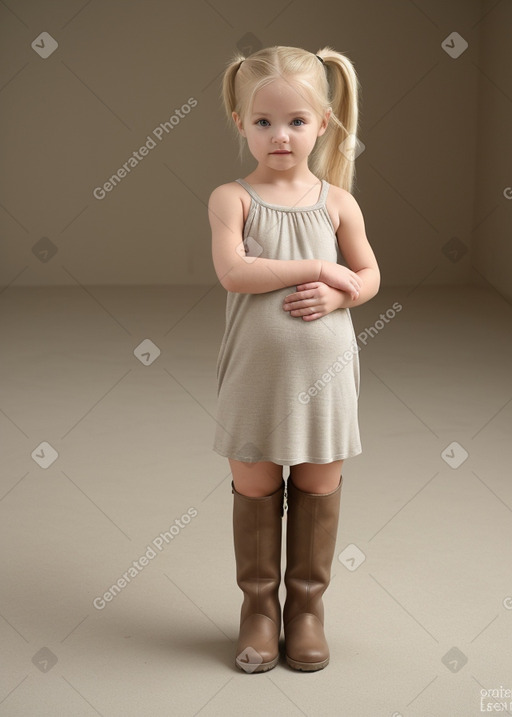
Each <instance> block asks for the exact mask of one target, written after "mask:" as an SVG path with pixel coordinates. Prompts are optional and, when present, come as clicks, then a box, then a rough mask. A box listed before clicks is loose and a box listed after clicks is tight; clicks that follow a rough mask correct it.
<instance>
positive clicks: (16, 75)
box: [0, 0, 512, 300]
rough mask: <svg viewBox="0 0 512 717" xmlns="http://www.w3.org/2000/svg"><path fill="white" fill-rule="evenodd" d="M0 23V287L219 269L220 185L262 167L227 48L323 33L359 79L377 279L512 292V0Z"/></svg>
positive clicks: (315, 45) (32, 0)
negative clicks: (236, 113)
mask: <svg viewBox="0 0 512 717" xmlns="http://www.w3.org/2000/svg"><path fill="white" fill-rule="evenodd" d="M0 22H1V27H2V35H1V41H2V43H1V44H2V49H3V62H2V70H1V73H2V74H1V85H2V87H1V102H2V109H3V111H2V126H1V137H2V145H3V173H2V175H3V176H2V186H1V205H2V211H1V212H0V220H1V223H2V225H1V232H2V240H1V243H2V250H1V254H2V257H1V263H0V283H1V284H2V285H3V286H45V285H46V286H48V285H55V286H57V285H77V284H83V285H105V284H112V285H126V284H141V285H148V284H151V285H155V284H213V283H215V281H216V277H215V274H214V271H213V268H212V263H211V255H210V235H209V225H208V218H207V211H206V204H207V201H208V196H209V194H210V192H211V191H212V189H213V188H214V187H215V186H217V185H218V184H222V183H224V182H227V181H231V180H233V179H235V178H237V177H239V176H244V175H245V174H247V173H248V172H249V171H250V170H251V168H252V166H253V165H252V161H251V160H247V161H246V162H245V163H244V164H243V165H240V164H239V162H238V160H237V147H236V144H235V142H234V140H233V138H232V135H231V133H230V132H229V131H228V128H227V124H226V120H225V118H224V115H223V110H222V106H221V102H220V78H221V75H222V72H223V68H224V66H225V63H226V62H227V60H228V59H229V58H230V56H231V53H232V52H233V50H234V49H235V48H237V47H238V48H240V49H242V50H243V51H245V52H246V53H249V52H251V51H254V50H256V49H258V48H259V47H261V46H267V45H274V44H282V45H297V46H302V47H304V48H306V49H308V50H311V51H313V52H314V51H316V50H318V49H319V48H320V47H322V46H323V45H331V46H333V47H334V48H336V49H338V50H340V51H342V52H345V53H347V55H348V56H349V57H350V58H351V59H352V60H353V62H354V63H355V66H356V70H357V72H358V74H359V77H360V81H361V84H362V98H361V130H360V140H361V141H362V142H363V143H364V145H365V147H366V149H365V151H364V152H363V153H362V154H361V155H360V156H359V158H358V159H357V163H356V165H357V170H356V171H357V184H356V188H355V192H354V194H355V196H356V198H357V199H358V201H359V203H360V205H361V207H362V209H363V212H364V215H365V218H366V224H367V233H368V237H369V239H370V242H371V243H372V246H373V247H374V250H375V252H376V254H377V257H378V260H379V264H380V266H381V270H382V280H383V285H387V286H389V285H409V286H417V285H419V284H420V283H423V284H461V283H466V284H483V285H491V286H493V287H494V288H495V289H496V290H497V291H498V292H499V293H500V294H501V295H502V296H503V297H504V298H507V300H510V299H512V281H511V279H510V276H511V274H512V248H511V242H510V236H511V227H512V188H511V187H512V171H511V166H512V163H511V154H512V153H511V142H510V127H511V126H512V125H511V120H512V107H511V98H512V81H511V79H512V78H511V74H512V57H511V55H512V44H511V43H510V32H511V28H512V3H511V2H509V0H501V1H498V2H496V0H489V2H479V1H478V0H451V1H450V2H449V3H447V2H442V1H441V0H416V1H415V2H413V1H412V0H411V1H410V2H406V1H405V0H392V1H381V0H366V1H364V2H362V1H361V0H350V1H344V2H343V1H342V2H335V3H333V2H331V1H324V2H322V1H321V0H319V1H317V2H314V3H311V2H309V1H305V0H292V2H287V0H282V1H281V2H276V0H260V1H259V2H258V3H241V2H239V1H238V0H237V1H235V0H212V2H209V1H208V2H206V1H204V2H201V1H199V0H193V1H191V2H164V1H163V0H150V1H147V2H146V1H145V2H143V1H142V0H130V1H123V2H113V1H112V0H108V1H104V2H99V1H98V0H92V1H89V2H84V1H83V0H76V1H68V2H64V0H53V1H52V2H50V1H45V2H36V0H27V1H23V0H18V1H16V0H11V1H10V2H7V3H2V4H1V5H0ZM454 32H455V33H458V35H457V36H453V35H452V33H454ZM41 33H48V35H42V36H41ZM450 36H451V37H450ZM459 36H460V37H459ZM55 42H56V43H57V47H54V43H55ZM465 43H468V46H467V48H466V49H465V50H464V51H462V52H461V50H462V49H463V48H464V46H465ZM52 50H53V51H52ZM447 50H448V51H447ZM459 53H460V54H459ZM456 54H458V57H454V56H452V55H456ZM45 55H47V56H46V57H45ZM194 102H195V103H196V104H195V106H192V105H193V104H194ZM185 105H186V106H185ZM180 115H181V116H180ZM171 118H172V119H171ZM165 122H170V123H171V124H169V125H168V127H169V129H168V132H166V131H165V130H164V128H162V127H161V125H162V124H164V123H165ZM159 128H160V129H159ZM158 135H160V136H158ZM148 137H150V141H149V142H148V149H147V150H146V151H147V154H146V156H142V155H140V154H139V157H140V161H137V162H135V160H132V163H133V165H134V166H132V167H131V168H130V171H129V172H126V176H124V177H122V178H121V181H119V183H118V184H117V186H115V187H113V188H112V190H111V191H109V192H105V194H104V197H103V198H97V197H95V195H94V192H95V189H96V188H98V187H102V186H103V185H104V184H105V182H107V181H108V180H109V177H111V176H112V174H113V173H114V172H117V170H118V169H119V168H121V167H123V164H125V163H127V162H128V160H129V158H130V157H132V156H133V153H134V152H138V150H139V148H140V147H141V146H142V145H144V143H146V142H147V138H148ZM143 151H144V150H143ZM96 194H97V195H98V196H100V195H101V192H99V191H96Z"/></svg>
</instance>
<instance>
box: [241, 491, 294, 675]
mask: <svg viewBox="0 0 512 717" xmlns="http://www.w3.org/2000/svg"><path fill="white" fill-rule="evenodd" d="M232 490H233V495H234V501H233V535H234V546H235V559H236V579H237V583H238V586H239V587H240V589H241V590H242V591H243V593H244V601H243V604H242V610H241V614H240V635H239V638H238V644H237V648H236V665H237V667H239V668H240V669H241V670H244V671H245V672H265V671H266V670H271V669H272V668H273V667H275V666H276V665H277V662H278V660H279V635H280V633H281V606H280V604H279V596H278V591H279V583H280V582H281V531H282V517H283V494H284V481H283V484H282V485H281V487H280V488H279V489H278V490H277V491H276V492H275V493H273V494H272V495H269V496H266V497H264V498H249V497H247V496H244V495H241V494H240V493H238V492H237V491H236V490H235V488H234V486H232Z"/></svg>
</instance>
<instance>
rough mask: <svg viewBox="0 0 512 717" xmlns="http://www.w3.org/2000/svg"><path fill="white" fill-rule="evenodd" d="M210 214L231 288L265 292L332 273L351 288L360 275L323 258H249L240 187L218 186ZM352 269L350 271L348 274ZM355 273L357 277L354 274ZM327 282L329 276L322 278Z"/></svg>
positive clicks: (218, 267) (216, 251)
mask: <svg viewBox="0 0 512 717" xmlns="http://www.w3.org/2000/svg"><path fill="white" fill-rule="evenodd" d="M208 214H209V219H210V226H211V229H212V256H213V264H214V267H215V272H216V274H217V276H218V278H219V281H220V282H221V284H222V286H223V287H224V288H225V289H226V290H227V291H232V292H236V293H240V294H263V293H266V292H267V291H275V290H276V289H282V288H284V287H287V286H296V285H297V284H302V283H304V282H309V281H318V280H319V279H320V275H321V273H322V271H323V272H324V273H325V272H326V271H327V272H328V273H329V280H330V281H332V282H334V283H333V284H332V285H333V286H339V288H346V289H347V290H349V289H350V288H351V287H352V284H356V283H358V281H359V280H358V278H357V277H356V276H355V275H353V272H351V271H349V270H347V269H346V268H345V267H341V266H338V265H337V264H334V263H331V262H325V261H320V260H319V259H294V260H286V259H285V260H282V259H265V258H263V257H246V256H245V252H244V251H243V223H244V221H243V206H242V202H241V199H240V196H239V194H238V188H237V187H236V186H233V185H232V184H231V185H230V184H223V185H222V186H220V187H217V189H215V190H214V191H213V192H212V194H211V195H210V200H209V203H208ZM347 272H348V274H347ZM352 275H353V276H352ZM322 281H325V282H326V283H327V280H326V279H322Z"/></svg>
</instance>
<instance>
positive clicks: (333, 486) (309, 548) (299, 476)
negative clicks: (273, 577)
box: [284, 461, 343, 671]
mask: <svg viewBox="0 0 512 717" xmlns="http://www.w3.org/2000/svg"><path fill="white" fill-rule="evenodd" d="M342 463H343V461H334V462H333V463H324V464H321V465H318V464H311V463H301V464H299V465H295V466H292V467H291V468H290V480H289V481H288V519H287V531H286V532H287V538H286V542H287V550H286V558H287V560H286V573H285V585H286V590H287V594H286V603H285V606H284V631H285V642H286V659H287V662H288V664H289V665H290V666H291V667H293V668H295V669H296V670H305V671H313V670H321V669H323V668H324V667H325V666H326V665H327V664H328V663H329V647H328V645H327V641H326V639H325V634H324V606H323V602H322V596H323V594H324V592H325V590H326V589H327V586H328V585H329V581H330V574H331V563H332V560H333V557H334V550H335V546H336V535H337V529H338V517H339V510H340V495H341V466H342Z"/></svg>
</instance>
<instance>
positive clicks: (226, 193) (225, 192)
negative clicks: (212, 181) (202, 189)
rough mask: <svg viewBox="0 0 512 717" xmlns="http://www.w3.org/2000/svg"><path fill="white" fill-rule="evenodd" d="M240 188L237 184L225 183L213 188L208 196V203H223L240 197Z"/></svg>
mask: <svg viewBox="0 0 512 717" xmlns="http://www.w3.org/2000/svg"><path fill="white" fill-rule="evenodd" d="M241 189H242V187H241V186H240V184H239V183H238V182H227V184H220V185H219V186H218V187H215V189H214V190H213V192H212V193H211V194H210V202H211V201H213V202H215V203H216V202H221V203H223V202H225V201H230V200H233V199H236V198H237V197H239V196H241V191H239V190H241Z"/></svg>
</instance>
